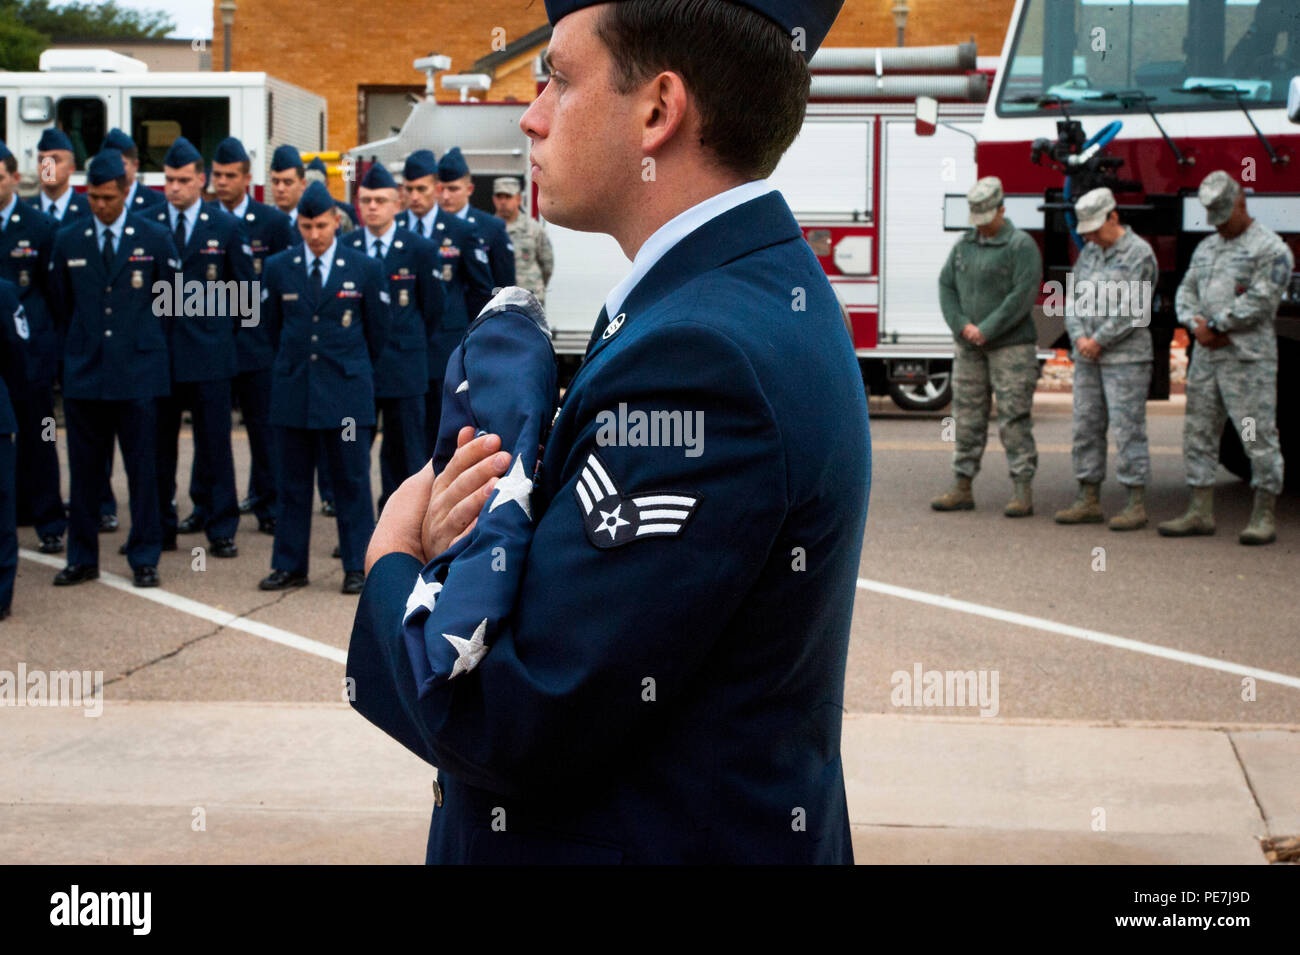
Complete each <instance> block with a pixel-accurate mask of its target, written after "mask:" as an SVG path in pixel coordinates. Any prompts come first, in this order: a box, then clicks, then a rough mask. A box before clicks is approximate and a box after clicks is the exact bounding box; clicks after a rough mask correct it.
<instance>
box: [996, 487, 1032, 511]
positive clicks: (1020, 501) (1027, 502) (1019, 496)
mask: <svg viewBox="0 0 1300 955" xmlns="http://www.w3.org/2000/svg"><path fill="white" fill-rule="evenodd" d="M1030 483H1031V482H1030V479H1029V478H1016V493H1015V494H1014V495H1013V496H1012V498H1011V500H1010V501H1008V502H1007V506H1006V507H1004V508H1003V509H1002V513H1003V514H1005V515H1006V516H1007V517H1031V516H1032V515H1033V513H1034V493H1033V491H1032V490H1031V489H1030V487H1029V485H1030Z"/></svg>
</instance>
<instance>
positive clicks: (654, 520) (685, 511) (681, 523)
mask: <svg viewBox="0 0 1300 955" xmlns="http://www.w3.org/2000/svg"><path fill="white" fill-rule="evenodd" d="M573 495H574V497H575V498H577V501H578V507H579V509H581V511H582V517H583V526H584V528H585V530H586V531H587V540H589V541H591V543H592V544H594V545H595V546H597V547H599V548H600V549H601V550H609V549H610V548H611V547H622V546H623V545H624V544H630V543H632V542H633V541H637V540H644V539H645V538H647V537H676V536H677V535H678V534H680V533H681V532H682V529H683V528H684V527H685V526H686V523H687V522H688V521H689V520H690V519H691V515H692V514H694V513H695V508H696V505H698V504H699V502H700V499H699V498H698V497H697V496H695V495H693V494H682V493H679V492H677V491H650V492H646V493H644V494H631V495H624V494H621V493H620V492H619V490H618V487H617V486H616V485H615V484H614V479H613V478H612V477H611V476H610V473H609V470H608V469H607V468H606V467H605V466H604V464H602V463H601V460H600V458H598V457H596V455H595V452H593V453H591V454H589V455H587V463H586V464H585V465H584V466H583V468H582V474H581V475H580V476H579V477H578V482H577V483H576V484H575V485H574V486H573Z"/></svg>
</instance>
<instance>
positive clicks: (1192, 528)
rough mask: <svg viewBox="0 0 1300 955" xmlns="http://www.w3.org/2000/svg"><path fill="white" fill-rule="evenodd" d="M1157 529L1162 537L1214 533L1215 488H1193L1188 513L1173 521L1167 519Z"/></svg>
mask: <svg viewBox="0 0 1300 955" xmlns="http://www.w3.org/2000/svg"><path fill="white" fill-rule="evenodd" d="M1156 530H1158V531H1159V532H1160V536H1161V537H1193V536H1196V535H1200V534H1213V533H1214V488H1212V487H1194V488H1192V499H1191V500H1190V501H1189V502H1188V504H1187V513H1185V514H1184V515H1183V516H1182V517H1176V518H1174V519H1173V520H1172V521H1165V522H1164V523H1163V524H1161V525H1159V526H1158V527H1157V528H1156Z"/></svg>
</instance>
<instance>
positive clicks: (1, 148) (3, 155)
mask: <svg viewBox="0 0 1300 955" xmlns="http://www.w3.org/2000/svg"><path fill="white" fill-rule="evenodd" d="M12 155H13V153H11V152H10V151H9V147H8V146H6V145H5V141H4V140H3V139H0V162H4V161H5V160H6V159H8V158H9V157H10V156H12Z"/></svg>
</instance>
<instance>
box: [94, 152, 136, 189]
mask: <svg viewBox="0 0 1300 955" xmlns="http://www.w3.org/2000/svg"><path fill="white" fill-rule="evenodd" d="M125 175H126V164H125V163H123V162H122V152H121V150H118V149H111V148H110V149H101V150H100V151H99V154H98V155H96V156H95V158H93V159H92V160H90V165H89V166H88V167H87V168H86V182H87V183H89V184H90V185H92V186H102V185H103V184H104V183H106V182H112V181H113V180H114V179H121V178H122V177H123V176H125Z"/></svg>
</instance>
